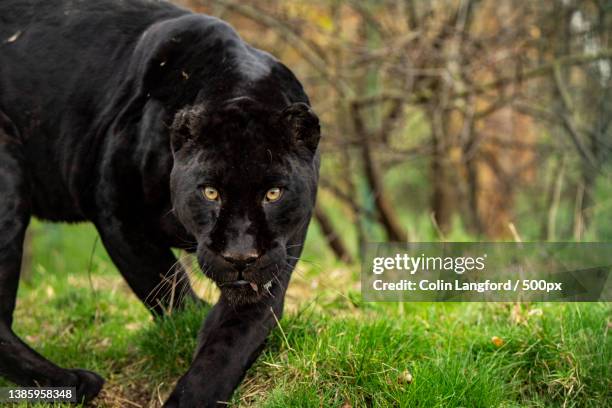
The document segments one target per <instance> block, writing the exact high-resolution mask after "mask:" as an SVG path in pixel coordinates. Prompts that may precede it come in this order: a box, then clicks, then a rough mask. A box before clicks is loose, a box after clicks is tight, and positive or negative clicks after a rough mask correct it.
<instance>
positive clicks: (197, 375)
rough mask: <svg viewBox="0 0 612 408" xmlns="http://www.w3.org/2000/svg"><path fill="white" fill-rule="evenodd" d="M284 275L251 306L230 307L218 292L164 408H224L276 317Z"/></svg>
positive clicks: (279, 305) (281, 295)
mask: <svg viewBox="0 0 612 408" xmlns="http://www.w3.org/2000/svg"><path fill="white" fill-rule="evenodd" d="M287 283H288V277H286V279H282V278H280V279H279V280H278V281H277V280H275V281H274V284H273V285H272V287H271V288H269V290H270V292H269V296H266V298H264V299H262V300H261V301H260V302H259V303H256V304H246V305H234V304H232V303H230V302H229V301H228V300H227V299H226V298H225V297H224V296H223V295H222V296H221V299H220V300H219V302H218V303H217V304H216V305H215V306H214V307H213V309H212V310H211V312H210V314H209V315H208V317H207V318H206V321H205V322H204V326H203V328H202V331H201V333H200V343H199V346H198V350H197V352H196V353H195V357H194V360H193V362H192V364H191V367H190V368H189V371H187V373H186V374H185V375H183V377H182V378H181V379H180V380H179V381H178V383H177V385H176V387H175V389H174V391H173V392H172V394H171V395H170V397H169V399H168V401H167V402H166V403H165V405H164V407H165V408H177V407H178V408H193V407H198V408H200V407H201V408H205V407H206V408H208V407H226V406H227V403H228V401H229V399H230V397H231V396H232V393H233V392H234V389H235V388H236V387H237V386H238V384H239V383H240V381H241V380H242V378H243V377H244V375H245V373H246V371H247V370H248V368H249V367H250V366H251V364H253V362H254V361H255V359H256V358H257V356H258V355H259V354H260V352H261V351H262V349H263V346H264V343H265V340H266V337H267V336H268V334H269V333H270V331H271V330H272V328H274V327H275V325H276V324H277V321H278V319H280V318H281V314H282V309H283V300H284V297H285V292H286V289H287Z"/></svg>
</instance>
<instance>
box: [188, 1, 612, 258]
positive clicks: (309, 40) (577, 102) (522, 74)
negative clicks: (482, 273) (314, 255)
mask: <svg viewBox="0 0 612 408" xmlns="http://www.w3.org/2000/svg"><path fill="white" fill-rule="evenodd" d="M180 3H182V4H184V5H186V6H188V7H190V8H193V9H195V10H197V11H201V12H206V13H209V14H212V15H215V16H218V17H220V18H223V19H226V20H228V21H229V22H230V23H232V24H233V25H234V26H235V27H236V29H237V31H238V32H239V33H240V34H241V35H242V37H243V38H244V39H246V40H247V41H249V42H251V43H253V44H254V45H255V46H257V47H259V48H262V49H265V50H267V51H270V52H271V53H272V54H274V55H275V56H277V57H278V58H279V59H280V60H282V61H283V62H284V63H285V64H286V65H287V66H289V67H290V68H291V69H292V70H293V71H294V72H295V73H296V74H297V76H298V78H300V80H301V81H302V82H303V83H304V85H305V88H306V90H307V92H308V94H309V95H310V97H311V100H312V104H313V106H314V108H315V110H316V111H317V112H318V113H319V115H320V117H321V119H322V122H323V132H324V138H323V141H322V152H323V166H322V179H321V190H320V198H319V202H318V209H317V214H316V220H317V221H318V223H319V227H320V228H321V229H322V233H323V236H324V237H326V238H327V240H328V242H329V243H330V248H331V249H332V250H333V251H334V253H335V254H336V255H337V256H338V258H343V257H344V258H345V259H350V258H354V257H355V255H356V254H357V253H358V251H357V250H356V249H357V248H359V245H360V244H361V243H363V242H364V241H385V240H391V241H404V240H412V241H418V240H421V241H427V240H432V239H442V240H450V239H453V240H466V239H489V240H500V239H501V240H515V239H524V240H552V241H554V240H558V241H567V240H578V241H579V240H607V239H610V238H611V237H612V235H610V231H611V229H612V227H610V221H609V220H610V219H611V218H612V217H611V215H612V198H611V197H612V195H611V193H612V183H611V177H612V176H611V164H610V157H611V156H610V152H611V151H612V137H611V136H612V129H611V122H612V102H611V101H612V98H611V95H610V93H611V90H612V86H611V85H612V65H611V63H612V59H611V57H612V48H611V47H612V45H611V44H610V35H611V32H612V7H611V6H610V3H609V2H607V1H602V0H584V1H577V0H553V1H546V2H545V1H537V2H533V1H529V0H501V1H498V0H436V1H424V0H384V1H374V0H365V1H350V0H349V1H338V0H314V1H305V0H294V1H271V0H255V1H250V2H248V4H247V3H244V2H239V1H234V0H182V1H181V2H180Z"/></svg>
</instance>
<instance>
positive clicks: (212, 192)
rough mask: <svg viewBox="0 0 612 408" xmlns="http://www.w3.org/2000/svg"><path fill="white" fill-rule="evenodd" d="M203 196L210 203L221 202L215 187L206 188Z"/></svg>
mask: <svg viewBox="0 0 612 408" xmlns="http://www.w3.org/2000/svg"><path fill="white" fill-rule="evenodd" d="M202 195H203V196H204V198H206V199H207V200H209V201H219V192H218V191H217V189H216V188H213V187H204V189H203V190H202Z"/></svg>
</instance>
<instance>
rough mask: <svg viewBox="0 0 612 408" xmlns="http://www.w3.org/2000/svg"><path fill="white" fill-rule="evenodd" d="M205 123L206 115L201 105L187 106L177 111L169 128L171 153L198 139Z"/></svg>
mask: <svg viewBox="0 0 612 408" xmlns="http://www.w3.org/2000/svg"><path fill="white" fill-rule="evenodd" d="M207 121H208V115H207V113H206V108H205V107H204V106H203V105H195V106H187V107H185V108H183V109H181V110H179V111H178V112H177V113H176V115H175V116H174V121H173V122H172V125H171V126H170V142H171V145H172V151H173V152H177V151H179V150H181V148H182V147H183V146H185V144H187V143H189V142H192V141H194V140H196V139H197V138H198V137H200V133H201V131H202V128H203V127H204V124H205V123H206V122H207Z"/></svg>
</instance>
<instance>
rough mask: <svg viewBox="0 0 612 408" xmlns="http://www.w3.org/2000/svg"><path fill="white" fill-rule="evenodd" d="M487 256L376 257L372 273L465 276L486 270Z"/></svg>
mask: <svg viewBox="0 0 612 408" xmlns="http://www.w3.org/2000/svg"><path fill="white" fill-rule="evenodd" d="M486 258H487V254H483V255H481V256H478V257H472V256H456V257H454V256H446V257H442V256H425V254H420V255H418V256H411V255H409V254H395V256H390V257H375V258H374V259H373V261H372V272H373V273H374V274H376V275H381V274H383V273H384V272H385V271H390V270H396V271H406V272H409V273H410V274H411V275H414V274H415V273H417V272H419V271H425V272H427V271H453V272H455V273H456V274H459V275H461V274H463V273H464V272H470V271H474V270H477V271H482V270H484V269H485V267H486V265H485V261H486Z"/></svg>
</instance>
